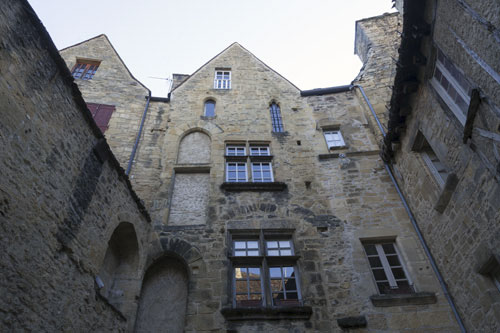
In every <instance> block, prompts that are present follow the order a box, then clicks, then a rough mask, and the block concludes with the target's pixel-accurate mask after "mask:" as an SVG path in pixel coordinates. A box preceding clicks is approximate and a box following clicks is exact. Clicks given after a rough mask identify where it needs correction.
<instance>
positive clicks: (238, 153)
mask: <svg viewBox="0 0 500 333" xmlns="http://www.w3.org/2000/svg"><path fill="white" fill-rule="evenodd" d="M247 149H248V151H249V152H250V154H249V155H247V154H246V152H247ZM225 158H226V182H257V183H270V182H274V176H273V167H272V158H273V156H272V155H271V152H270V149H269V145H268V144H261V143H258V144H253V143H250V144H249V146H248V147H247V143H244V144H243V143H241V144H227V145H226V155H225ZM248 168H250V169H248ZM249 171H250V172H249Z"/></svg>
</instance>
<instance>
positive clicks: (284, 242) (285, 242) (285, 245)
mask: <svg viewBox="0 0 500 333" xmlns="http://www.w3.org/2000/svg"><path fill="white" fill-rule="evenodd" d="M279 244H280V247H290V241H279Z"/></svg>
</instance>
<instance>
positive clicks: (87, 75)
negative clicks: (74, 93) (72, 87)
mask: <svg viewBox="0 0 500 333" xmlns="http://www.w3.org/2000/svg"><path fill="white" fill-rule="evenodd" d="M97 68H99V62H98V61H92V60H77V62H76V64H75V67H73V70H72V71H71V75H73V77H74V78H75V79H82V80H92V78H93V77H94V74H95V72H97Z"/></svg>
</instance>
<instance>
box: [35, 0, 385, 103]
mask: <svg viewBox="0 0 500 333" xmlns="http://www.w3.org/2000/svg"><path fill="white" fill-rule="evenodd" d="M29 2H30V4H31V6H32V7H33V8H34V10H35V12H36V13H37V14H38V16H39V18H40V20H41V21H42V23H43V24H44V25H45V27H46V29H47V30H48V32H49V34H50V35H51V37H52V39H53V41H54V43H55V44H56V46H57V48H59V49H62V48H65V47H67V46H70V45H73V44H76V43H79V42H81V41H83V40H86V39H89V38H92V37H95V36H97V35H99V34H102V33H104V34H106V35H107V36H108V38H109V39H110V41H111V43H112V44H113V46H114V47H115V48H116V50H117V51H118V53H119V54H120V56H121V57H122V59H123V60H124V62H125V64H126V65H127V66H128V68H129V69H130V71H131V72H132V74H133V75H134V76H135V77H136V78H137V79H138V80H139V81H141V82H142V83H144V84H145V85H146V86H147V87H148V88H150V89H151V90H152V93H153V96H166V95H167V93H168V87H169V83H168V82H167V81H166V80H161V79H154V78H151V77H160V78H170V77H171V75H172V73H181V74H191V73H193V72H194V71H195V70H197V69H198V68H199V67H200V66H201V65H203V64H204V63H205V62H207V61H208V60H210V59H211V58H212V57H213V56H215V55H216V54H218V53H219V52H220V51H222V50H223V49H225V48H226V47H227V46H229V45H230V44H231V43H233V42H238V43H240V44H241V45H242V46H243V47H245V48H246V49H248V50H249V51H250V52H252V53H253V54H254V55H255V56H256V57H258V58H259V59H260V60H262V61H263V62H264V63H266V64H267V65H268V66H270V67H271V68H273V69H274V70H276V71H277V72H278V73H280V74H281V75H283V76H284V77H286V78H287V79H288V80H290V81H291V82H292V83H294V84H295V85H296V86H298V87H299V88H300V89H302V90H306V89H313V88H324V87H330V86H337V85H344V84H349V83H350V82H351V81H352V80H353V79H354V78H355V76H356V74H357V73H358V71H359V69H360V68H361V62H360V61H359V59H358V57H357V56H355V55H354V34H355V31H354V23H355V21H356V20H359V19H362V18H366V17H371V16H376V15H381V14H383V13H385V12H393V11H394V9H392V8H391V7H392V1H391V0H343V1H340V0H307V1H306V0H300V1H299V0H247V1H243V0H183V1H181V0H143V1H137V0H121V1H116V0H100V1H97V0H86V1H84V2H81V1H71V0H70V1H68V0H29Z"/></svg>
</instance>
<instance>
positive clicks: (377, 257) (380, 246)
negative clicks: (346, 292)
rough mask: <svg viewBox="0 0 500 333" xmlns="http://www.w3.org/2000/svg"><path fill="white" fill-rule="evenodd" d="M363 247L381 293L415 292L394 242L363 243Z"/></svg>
mask: <svg viewBox="0 0 500 333" xmlns="http://www.w3.org/2000/svg"><path fill="white" fill-rule="evenodd" d="M363 247H364V249H365V253H366V256H367V258H368V262H369V263H370V268H371V271H372V275H373V278H374V279H375V283H376V285H377V289H378V291H379V293H380V294H408V293H413V292H415V290H414V289H413V285H412V283H411V281H410V280H409V278H408V274H407V272H406V269H405V267H404V265H403V264H402V262H401V259H400V256H399V254H398V250H397V247H396V244H395V243H394V242H391V241H387V242H380V243H363Z"/></svg>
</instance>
